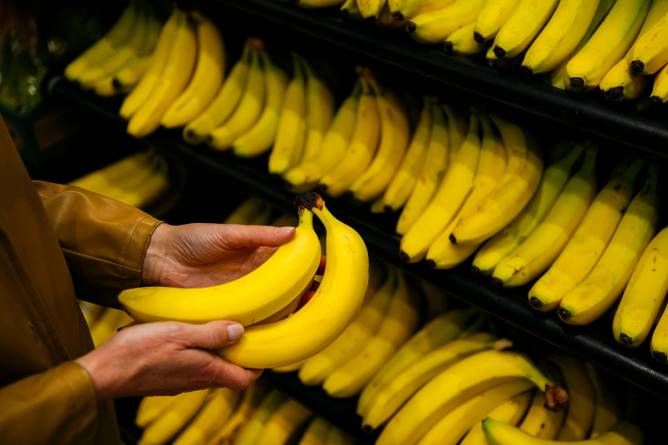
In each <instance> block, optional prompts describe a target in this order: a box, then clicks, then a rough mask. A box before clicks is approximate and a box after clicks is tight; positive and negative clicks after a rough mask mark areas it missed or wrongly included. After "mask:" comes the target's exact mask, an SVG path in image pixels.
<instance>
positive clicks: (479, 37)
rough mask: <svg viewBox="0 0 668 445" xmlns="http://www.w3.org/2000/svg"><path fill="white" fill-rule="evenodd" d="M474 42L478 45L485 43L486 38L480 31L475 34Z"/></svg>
mask: <svg viewBox="0 0 668 445" xmlns="http://www.w3.org/2000/svg"><path fill="white" fill-rule="evenodd" d="M473 40H475V41H476V42H478V43H485V38H484V37H483V36H482V34H480V33H479V32H478V31H474V32H473Z"/></svg>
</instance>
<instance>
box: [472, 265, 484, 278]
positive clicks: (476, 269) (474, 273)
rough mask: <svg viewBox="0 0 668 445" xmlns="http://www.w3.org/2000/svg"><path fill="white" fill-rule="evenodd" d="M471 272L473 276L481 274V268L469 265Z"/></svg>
mask: <svg viewBox="0 0 668 445" xmlns="http://www.w3.org/2000/svg"><path fill="white" fill-rule="evenodd" d="M471 273H472V274H473V275H475V276H481V275H482V270H480V268H479V267H476V266H471Z"/></svg>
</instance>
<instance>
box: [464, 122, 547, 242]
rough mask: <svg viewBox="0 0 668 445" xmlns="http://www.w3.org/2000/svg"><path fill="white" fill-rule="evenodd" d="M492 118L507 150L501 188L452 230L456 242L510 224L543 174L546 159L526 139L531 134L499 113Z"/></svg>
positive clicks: (482, 236)
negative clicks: (499, 115)
mask: <svg viewBox="0 0 668 445" xmlns="http://www.w3.org/2000/svg"><path fill="white" fill-rule="evenodd" d="M491 117H492V120H493V121H494V123H495V124H496V126H497V128H498V129H499V131H500V133H501V139H502V140H503V144H504V145H505V146H506V150H507V153H508V154H507V158H506V159H507V163H506V170H505V172H504V174H503V177H502V178H501V180H500V181H499V185H498V187H497V188H496V189H494V191H492V192H491V193H490V194H489V195H487V197H486V198H485V199H483V200H482V201H481V202H480V204H479V205H478V206H477V208H476V209H475V210H474V211H472V213H471V215H470V216H468V217H466V218H462V219H461V220H460V221H459V223H458V224H457V226H456V227H455V229H454V230H453V231H452V237H451V241H452V242H453V243H455V244H457V243H459V242H462V243H466V242H482V241H484V240H485V239H487V238H489V237H491V236H492V235H494V234H496V233H497V232H499V231H500V230H501V229H503V228H504V227H505V226H507V225H508V223H510V222H511V221H512V220H513V219H515V217H516V216H517V215H518V214H519V213H520V212H521V211H522V209H523V208H524V207H525V206H526V204H527V203H528V202H529V200H530V199H531V197H532V196H533V195H534V193H535V192H536V188H537V187H538V184H539V183H540V178H541V175H542V173H543V161H542V159H541V158H540V156H539V154H538V152H537V149H536V148H535V147H533V144H531V143H530V142H531V141H530V140H527V137H528V135H527V134H525V133H524V131H523V130H522V129H521V128H520V127H518V126H517V125H515V124H512V123H510V122H508V121H506V120H504V119H501V118H500V117H498V116H496V115H492V116H491Z"/></svg>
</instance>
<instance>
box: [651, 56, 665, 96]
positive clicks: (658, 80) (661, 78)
mask: <svg viewBox="0 0 668 445" xmlns="http://www.w3.org/2000/svg"><path fill="white" fill-rule="evenodd" d="M650 100H651V101H652V102H653V103H656V104H662V103H666V102H668V65H666V66H665V67H663V69H661V71H659V72H658V73H657V75H656V77H655V78H654V84H653V85H652V94H651V95H650Z"/></svg>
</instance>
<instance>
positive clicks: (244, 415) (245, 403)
mask: <svg viewBox="0 0 668 445" xmlns="http://www.w3.org/2000/svg"><path fill="white" fill-rule="evenodd" d="M267 392H268V389H267V387H266V386H265V385H263V384H262V383H259V382H255V383H253V384H251V385H250V386H249V387H248V388H246V390H245V391H244V392H243V393H242V394H241V397H240V400H239V402H238V403H237V406H236V407H235V409H234V411H233V412H232V415H231V416H230V417H229V419H227V422H225V424H224V425H222V426H221V428H219V429H218V432H217V433H216V434H215V435H214V436H213V437H212V438H211V439H210V440H209V441H208V442H207V444H208V445H221V444H222V443H227V442H224V441H227V440H230V438H235V439H236V438H237V437H238V435H239V432H240V431H241V430H242V428H244V427H245V426H246V425H247V424H248V423H249V422H250V421H251V419H252V418H253V416H254V414H255V412H256V411H257V410H258V409H259V406H260V404H261V403H262V401H263V400H264V398H265V396H266V395H267Z"/></svg>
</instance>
